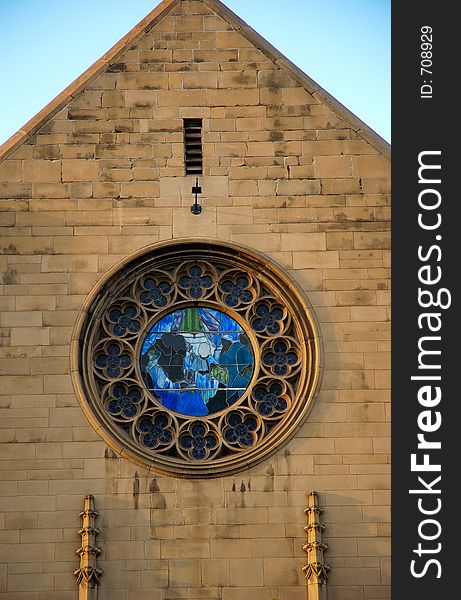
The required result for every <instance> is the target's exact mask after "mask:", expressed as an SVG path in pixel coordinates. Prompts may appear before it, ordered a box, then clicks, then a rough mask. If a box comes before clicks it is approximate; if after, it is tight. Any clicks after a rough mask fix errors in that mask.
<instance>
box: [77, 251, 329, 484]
mask: <svg viewBox="0 0 461 600" xmlns="http://www.w3.org/2000/svg"><path fill="white" fill-rule="evenodd" d="M319 375H320V338H319V334H318V330H317V328H316V326H315V320H314V315H313V311H312V309H311V307H310V305H309V303H308V301H307V300H306V298H305V297H304V296H303V294H302V292H301V291H300V290H299V288H298V286H297V285H296V284H295V283H294V282H293V280H292V279H291V278H290V277H289V276H288V275H287V274H286V273H284V272H283V271H282V270H281V269H280V267H277V266H276V265H274V264H273V263H272V262H271V261H269V260H268V259H267V258H265V257H264V256H262V255H260V254H258V253H255V252H253V251H249V250H247V249H244V248H242V247H240V246H234V245H231V244H225V243H208V242H204V241H195V240H191V241H183V242H181V243H174V242H173V243H171V242H170V243H167V244H160V245H155V246H152V247H150V248H149V249H147V250H146V249H144V251H143V252H139V253H137V254H136V255H134V256H132V257H129V258H128V259H126V260H125V261H123V262H122V263H121V264H119V265H117V266H116V267H114V268H113V269H112V270H111V271H110V272H109V273H108V274H107V275H106V276H105V277H104V278H103V280H102V281H101V282H99V283H98V285H97V286H96V287H95V288H94V289H93V291H92V292H91V293H90V295H89V296H88V298H87V300H86V302H85V305H84V307H83V310H82V312H81V313H80V315H79V318H78V320H77V323H76V326H75V330H74V335H73V342H72V377H73V382H74V387H75V389H76V391H77V394H78V398H79V401H80V403H81V405H82V408H83V410H84V412H85V414H86V416H87V417H88V419H89V421H90V423H91V425H92V426H93V427H94V429H95V430H96V431H97V433H98V434H99V435H100V436H101V437H102V438H103V439H104V440H105V441H106V443H107V444H108V445H109V446H110V447H111V448H112V449H113V450H114V451H115V452H117V453H118V454H120V455H122V456H124V457H126V458H128V459H130V460H132V461H134V462H136V463H137V464H140V465H142V466H143V467H147V468H150V469H152V470H154V471H157V472H161V473H163V474H167V475H175V476H179V477H196V478H197V477H217V476H221V475H226V474H231V473H235V472H237V471H240V470H243V469H246V468H248V467H250V466H252V465H254V464H256V463H258V462H260V461H261V460H263V459H265V458H267V457H268V456H269V455H271V454H273V453H274V452H275V451H276V450H278V449H279V448H280V447H281V446H282V444H284V443H285V442H286V441H287V440H288V439H289V438H290V437H291V436H292V435H293V434H294V433H295V431H296V430H297V429H298V428H299V426H300V425H301V424H302V422H303V420H304V418H305V416H306V415H307V413H308V411H309V409H310V407H311V404H312V402H313V398H314V396H315V391H316V388H317V385H318V382H319Z"/></svg>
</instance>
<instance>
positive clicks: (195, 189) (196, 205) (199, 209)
mask: <svg viewBox="0 0 461 600" xmlns="http://www.w3.org/2000/svg"><path fill="white" fill-rule="evenodd" d="M192 193H193V194H195V203H194V204H193V205H192V206H191V209H190V210H191V213H192V214H193V215H199V214H200V213H201V212H202V207H201V206H200V204H199V203H198V195H199V194H201V193H202V188H201V187H200V185H199V183H198V177H197V178H196V179H195V185H194V186H193V187H192Z"/></svg>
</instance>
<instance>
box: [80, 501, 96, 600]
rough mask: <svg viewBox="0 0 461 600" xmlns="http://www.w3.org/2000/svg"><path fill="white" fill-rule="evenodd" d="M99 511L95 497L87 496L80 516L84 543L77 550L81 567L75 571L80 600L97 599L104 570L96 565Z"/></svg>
mask: <svg viewBox="0 0 461 600" xmlns="http://www.w3.org/2000/svg"><path fill="white" fill-rule="evenodd" d="M98 514H99V513H98V512H96V511H95V510H94V497H93V496H85V504H84V509H83V511H82V512H81V513H79V516H80V517H81V518H82V528H81V529H79V531H78V534H79V535H81V536H82V545H81V546H80V547H79V548H77V549H76V550H75V552H76V553H77V554H78V555H79V556H80V567H79V568H78V569H77V570H76V571H74V575H75V576H76V577H77V583H78V590H79V596H78V598H79V600H96V598H97V593H98V584H99V578H100V577H101V575H102V570H101V569H98V568H97V566H96V559H97V556H98V555H99V554H100V553H101V549H100V548H97V546H96V536H97V535H98V533H99V529H96V527H95V526H94V523H95V519H96V517H97V516H98Z"/></svg>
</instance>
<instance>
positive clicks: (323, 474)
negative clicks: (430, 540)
mask: <svg viewBox="0 0 461 600" xmlns="http://www.w3.org/2000/svg"><path fill="white" fill-rule="evenodd" d="M223 16H226V15H225V13H224V15H223ZM189 117H200V118H202V119H203V142H204V145H203V148H204V176H203V177H201V180H200V181H201V186H202V188H203V195H202V202H203V205H204V211H203V213H202V214H201V215H200V216H198V217H196V216H192V215H191V212H190V206H191V204H192V202H193V196H192V194H191V187H192V184H193V182H194V181H195V180H194V178H191V177H190V176H189V177H185V176H184V157H183V154H184V148H183V130H182V127H183V122H182V119H183V118H189ZM367 139H368V138H367V137H366V136H364V137H361V135H360V134H358V133H357V132H356V130H355V129H354V128H352V127H351V126H350V124H349V123H348V122H347V119H343V118H341V116H338V114H337V111H333V110H332V109H331V108H330V107H329V106H328V105H327V104H326V103H324V102H321V101H320V100H319V99H318V97H315V94H314V95H312V94H311V93H309V92H308V91H306V90H305V89H304V88H303V87H301V85H300V83H299V81H297V80H296V79H294V78H293V77H291V76H290V75H289V74H288V73H287V71H286V70H285V69H283V68H282V67H281V66H280V61H279V62H277V63H276V62H274V60H271V58H269V57H268V56H267V52H262V51H261V50H259V49H257V48H256V47H255V46H254V45H253V44H252V42H251V41H249V39H247V37H244V36H243V35H242V34H241V33H239V32H238V31H235V30H234V29H233V27H232V26H231V25H230V24H229V23H228V22H227V21H226V20H225V19H224V18H223V17H222V16H219V15H218V14H216V12H214V11H213V10H212V9H211V8H209V6H207V4H206V3H204V2H201V1H194V0H191V1H186V0H183V1H182V2H180V3H179V4H177V5H176V6H173V8H172V10H171V11H170V12H169V14H168V15H167V16H166V17H165V18H163V19H162V20H160V21H159V22H158V23H157V24H156V25H155V26H154V27H153V28H152V29H151V30H150V31H148V32H147V33H146V34H145V35H144V36H143V37H142V38H141V39H140V40H139V41H138V42H137V43H136V44H135V45H134V46H132V47H130V48H129V49H127V50H126V51H125V52H124V53H123V54H122V55H121V56H120V57H119V58H118V59H117V62H116V63H114V64H113V65H112V66H111V67H110V68H109V69H107V70H106V71H105V72H104V73H102V74H100V75H99V76H98V77H97V78H95V79H93V80H92V81H91V82H90V83H89V84H88V85H87V87H86V89H85V90H84V91H83V92H82V93H80V94H78V95H76V97H75V98H74V99H72V100H71V101H70V102H69V103H68V104H67V105H66V106H65V107H64V108H62V109H61V110H60V111H59V112H58V113H57V114H56V115H54V116H53V117H52V118H51V119H50V120H49V121H48V122H46V123H45V124H44V125H43V126H42V127H41V128H40V129H39V131H38V132H37V133H35V134H34V135H33V136H32V137H30V138H29V139H27V140H26V141H25V143H24V144H22V145H21V146H20V147H19V148H18V149H17V150H16V151H15V152H13V153H12V154H11V155H9V156H8V157H7V158H6V159H5V160H4V161H3V162H2V163H1V164H0V198H1V199H0V207H1V209H2V212H1V215H0V219H1V221H0V222H1V224H2V225H3V226H4V227H3V231H2V241H1V244H0V248H1V256H0V267H1V273H2V280H3V285H2V290H3V296H2V297H1V298H0V308H1V317H0V336H1V348H0V357H1V361H0V373H1V374H2V381H1V394H2V396H1V398H0V406H1V414H2V419H1V421H0V426H1V430H0V441H1V442H2V447H1V450H0V468H1V477H2V480H3V481H2V484H1V486H0V494H1V497H0V511H1V512H0V525H1V528H2V531H1V532H0V536H1V537H0V541H1V543H2V556H3V558H2V559H0V560H3V561H4V562H5V564H3V565H0V592H2V593H3V594H4V596H5V598H10V599H11V600H45V599H46V600H53V599H56V600H75V598H76V591H75V590H76V580H75V577H74V575H73V570H74V569H76V568H77V567H78V557H77V555H76V554H75V548H76V547H77V545H78V543H79V537H78V536H77V533H76V530H77V529H78V528H79V526H80V519H79V517H78V513H79V511H80V510H82V507H83V496H84V495H85V494H94V496H95V502H96V508H97V510H99V512H100V518H99V527H100V528H101V534H100V535H99V537H98V541H99V545H100V546H101V547H102V549H103V553H102V555H101V559H100V560H99V564H100V566H101V567H102V568H103V569H104V575H103V578H102V584H101V587H100V590H99V598H100V600H108V599H110V600H134V599H135V598H136V600H147V599H149V600H167V599H168V600H173V599H174V600H179V599H182V598H188V599H199V598H200V599H205V600H217V599H222V600H248V598H251V599H252V600H271V599H272V598H273V597H277V599H278V600H304V599H305V598H306V585H305V581H304V577H303V573H302V571H301V566H302V564H303V562H304V561H305V553H304V552H303V550H302V544H303V543H304V542H305V539H306V538H305V533H304V531H303V526H304V524H305V522H306V521H305V515H304V513H303V509H304V508H305V506H306V493H307V492H308V491H309V490H311V489H315V490H317V491H318V492H319V496H320V502H321V504H322V505H323V506H324V507H325V512H324V514H323V519H324V522H325V524H326V530H325V532H324V539H325V541H326V542H327V543H328V544H329V550H328V553H327V554H326V558H327V562H328V563H329V564H330V566H331V572H330V579H329V583H328V598H329V600H388V599H389V598H390V591H389V556H388V555H389V537H388V536H389V533H390V531H389V504H390V498H389V487H390V480H389V451H390V447H389V441H390V437H389V435H390V432H389V423H388V422H389V417H390V411H389V408H390V405H389V282H390V280H389V266H390V263H389V244H390V236H389V195H388V194H389V191H390V190H389V186H390V178H389V160H388V158H386V157H384V156H383V155H382V154H380V153H379V152H378V150H376V149H375V147H374V145H372V144H371V143H370V142H369V141H367ZM188 236H191V237H196V238H197V237H198V238H209V239H220V240H225V241H231V242H234V243H238V244H243V245H246V246H248V247H250V248H254V249H256V250H259V251H262V252H264V253H266V254H267V255H268V256H269V257H270V258H271V259H273V260H274V261H276V262H277V263H278V264H280V265H281V266H282V267H284V268H285V269H286V270H287V271H288V272H289V273H290V274H291V276H292V277H294V278H295V279H296V281H297V282H298V283H299V284H300V285H301V286H302V288H303V289H304V290H305V292H306V294H307V295H308V297H309V299H310V301H311V303H312V305H313V306H314V309H315V312H316V315H317V317H318V320H319V323H320V329H321V334H322V336H323V340H324V368H325V370H324V377H323V382H322V385H321V391H320V394H319V397H318V399H317V401H316V404H315V406H314V408H313V410H312V412H311V413H310V415H309V417H308V419H307V420H306V422H305V424H304V425H303V426H302V428H301V429H300V430H299V432H298V433H297V435H296V437H295V438H294V439H292V441H291V442H289V443H288V444H287V446H286V447H285V449H284V450H282V451H280V452H279V453H278V454H276V455H274V456H272V457H271V458H270V459H268V460H266V461H265V462H263V463H262V464H260V465H259V466H257V467H254V468H252V469H251V470H248V471H246V472H242V473H241V474H239V475H238V476H234V477H225V478H219V479H213V480H198V481H190V480H178V479H174V478H168V477H164V476H157V475H156V474H155V473H153V472H151V473H149V472H147V471H144V470H142V469H141V468H139V467H136V466H135V465H133V464H131V463H130V462H128V461H127V460H126V459H120V458H117V456H115V455H114V454H113V452H112V451H111V450H110V449H108V448H107V447H106V445H105V444H104V442H103V441H102V440H101V439H100V438H99V436H98V435H97V434H96V433H95V432H94V431H93V429H92V428H91V426H90V425H89V423H88V422H87V420H86V418H85V417H84V415H83V412H82V410H81V409H80V407H79V405H78V403H77V400H76V396H75V394H74V392H73V388H72V384H71V379H70V374H69V343H70V338H71V333H72V328H73V325H74V322H75V319H76V316H77V312H78V310H79V308H80V307H81V305H82V303H83V301H84V299H85V297H86V295H87V294H88V293H89V291H90V289H91V288H92V286H93V285H94V284H95V283H96V282H97V281H98V279H99V278H100V277H101V276H102V275H103V274H104V273H105V272H106V271H107V270H108V269H109V268H110V267H112V266H113V265H114V264H116V263H117V262H118V261H119V260H121V259H122V258H125V257H126V256H127V255H129V254H130V253H132V252H134V251H136V250H138V249H140V248H142V247H145V246H147V245H150V244H153V243H155V242H158V241H163V240H168V239H172V240H173V239H174V240H176V239H178V238H183V237H188Z"/></svg>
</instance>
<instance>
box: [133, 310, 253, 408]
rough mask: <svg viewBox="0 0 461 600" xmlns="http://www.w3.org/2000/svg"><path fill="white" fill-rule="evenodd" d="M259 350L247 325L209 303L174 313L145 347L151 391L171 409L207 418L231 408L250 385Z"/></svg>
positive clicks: (143, 367)
mask: <svg viewBox="0 0 461 600" xmlns="http://www.w3.org/2000/svg"><path fill="white" fill-rule="evenodd" d="M254 362H255V360H254V353H253V348H252V347H251V343H250V340H249V339H248V337H247V335H246V334H245V331H244V330H243V329H242V327H241V326H240V325H239V324H238V323H237V321H235V319H233V318H232V317H230V316H229V315H226V314H224V313H223V312H220V311H219V310H213V309H211V308H206V307H188V308H185V309H182V310H176V311H174V312H171V313H169V314H168V315H166V316H165V317H163V318H162V319H160V320H159V321H157V322H156V323H155V324H154V326H153V327H152V328H151V329H150V331H149V332H148V334H147V336H146V338H145V340H144V343H143V345H142V349H141V371H142V375H143V379H144V383H145V385H146V386H147V389H148V390H149V391H150V392H151V393H152V394H153V395H154V396H155V397H156V398H157V399H158V400H159V401H160V402H161V403H162V404H163V406H165V407H166V408H169V409H170V410H173V411H175V412H178V413H181V414H183V415H188V416H193V417H202V416H204V415H208V414H214V413H216V412H219V411H221V410H224V409H226V408H229V407H230V406H231V405H232V404H234V402H236V401H237V400H238V399H239V398H240V397H241V396H242V394H243V393H244V392H245V390H246V389H247V387H248V385H249V383H250V381H251V378H252V375H253V370H254Z"/></svg>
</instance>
